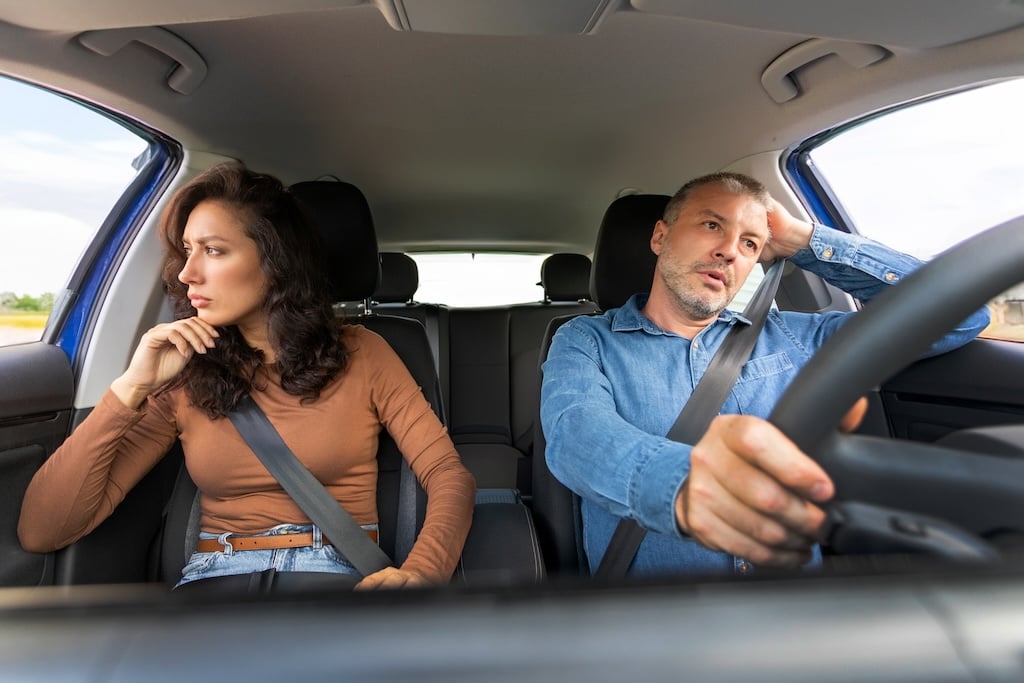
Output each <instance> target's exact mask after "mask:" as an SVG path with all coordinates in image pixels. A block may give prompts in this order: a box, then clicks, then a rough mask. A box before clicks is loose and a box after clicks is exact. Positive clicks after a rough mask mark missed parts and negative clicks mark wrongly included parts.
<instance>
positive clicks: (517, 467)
mask: <svg viewBox="0 0 1024 683" xmlns="http://www.w3.org/2000/svg"><path fill="white" fill-rule="evenodd" d="M381 256H382V260H381V271H382V273H381V277H382V283H383V284H382V286H381V287H380V288H379V289H378V293H377V294H375V296H374V299H375V300H377V301H378V302H379V303H377V304H375V305H374V307H373V310H374V311H375V312H380V313H384V312H386V313H387V314H389V315H398V316H403V317H410V318H414V319H416V320H419V321H421V322H423V323H424V326H425V327H426V328H427V331H428V334H429V335H430V337H431V339H430V341H431V344H432V345H433V348H434V349H435V352H436V353H437V354H438V369H439V374H440V377H441V380H440V381H441V385H442V391H443V392H444V403H445V412H446V416H447V418H448V428H449V432H450V434H451V436H452V440H453V441H454V442H455V444H456V446H457V447H458V449H459V453H460V454H461V455H462V458H463V461H464V462H465V463H466V466H467V467H468V468H469V469H470V471H472V472H473V474H474V476H476V478H477V484H478V485H479V486H480V487H481V488H516V489H518V490H519V491H520V492H521V493H522V494H523V495H524V496H527V497H528V496H529V491H530V488H531V473H530V462H531V459H530V456H531V454H532V450H533V433H534V429H533V424H534V420H535V416H536V414H537V402H538V400H539V395H540V391H539V387H538V368H537V365H538V358H539V354H540V344H541V340H542V338H543V336H544V330H545V329H546V328H547V324H548V321H549V320H551V319H552V318H556V317H559V316H563V315H570V314H576V313H590V312H593V311H595V310H596V306H595V305H594V304H593V303H592V302H590V301H589V298H590V294H589V289H590V259H589V258H587V257H586V256H584V255H582V254H568V253H562V254H552V255H551V256H549V257H548V258H547V259H546V260H545V261H544V264H543V265H542V267H541V282H540V284H541V286H542V287H543V289H544V299H543V300H542V301H539V302H536V303H530V304H519V305H515V306H500V307H487V308H452V309H448V308H447V307H445V306H439V305H434V304H422V303H418V302H416V301H415V298H414V297H415V291H416V287H417V286H418V279H419V278H418V271H417V270H416V267H415V262H414V261H413V260H412V259H411V258H410V257H408V256H406V255H404V254H395V253H385V254H382V255H381Z"/></svg>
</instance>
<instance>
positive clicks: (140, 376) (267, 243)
mask: <svg viewBox="0 0 1024 683" xmlns="http://www.w3.org/2000/svg"><path fill="white" fill-rule="evenodd" d="M161 235H162V237H163V240H164V242H165V248H166V257H165V263H164V273H163V280H164V285H165V287H166V289H167V292H168V295H169V296H170V299H171V301H172V302H173V304H174V306H175V312H176V315H175V317H176V318H177V319H176V320H175V321H174V322H170V323H166V324H161V325H157V326H156V327H154V328H153V329H151V330H149V331H148V332H146V334H144V335H143V337H142V340H141V341H140V343H139V346H138V348H137V349H136V351H135V354H134V356H133V357H132V360H131V363H130V364H129V367H128V369H127V370H126V371H125V372H124V374H122V375H121V376H120V377H118V378H117V379H115V380H114V382H113V383H112V384H111V385H110V388H109V389H108V391H107V392H106V393H105V394H104V396H103V397H102V398H101V399H100V401H99V402H98V404H97V405H96V407H95V409H94V410H93V411H92V413H91V414H90V415H89V417H88V418H87V419H86V420H85V421H84V422H83V423H82V424H81V426H79V427H78V429H76V430H75V432H74V433H73V434H72V435H71V436H70V437H68V439H67V440H66V441H65V442H64V444H63V445H62V446H61V447H60V448H59V449H57V451H56V452H55V453H54V454H53V456H52V457H50V458H49V460H47V462H46V463H45V465H44V466H43V467H42V468H41V469H40V470H39V471H38V472H37V473H36V475H35V477H34V478H33V480H32V482H31V484H30V485H29V488H28V491H27V492H26V494H25V499H24V503H23V504H22V511H21V519H20V521H19V525H18V534H19V538H20V540H21V543H22V546H23V547H24V548H25V549H26V550H30V551H35V552H49V551H52V550H55V549H57V548H61V547H64V546H66V545H68V544H70V543H73V542H74V541H76V540H77V539H79V538H81V537H82V536H84V535H86V534H88V533H89V532H90V531H92V530H93V529H94V528H95V527H96V526H97V525H98V524H99V523H100V522H102V521H103V520H104V519H106V518H107V517H108V516H109V515H110V514H111V512H112V511H113V509H114V508H115V507H116V506H117V505H118V504H119V503H120V502H121V500H122V499H123V498H124V496H125V493H126V492H127V491H128V490H129V489H131V488H132V487H133V486H134V485H135V484H136V483H138V481H139V480H140V479H141V478H142V477H143V476H144V475H145V474H146V473H147V472H148V471H149V470H150V469H151V468H152V467H153V466H154V464H155V463H156V462H157V461H159V459H160V458H162V457H163V456H164V454H165V453H166V452H167V450H168V449H169V448H170V447H171V445H172V444H173V443H174V440H175V439H180V440H181V444H182V447H183V450H184V453H185V463H186V466H187V467H188V471H189V473H190V474H191V476H192V479H193V480H194V481H195V482H196V485H197V486H198V487H199V490H200V492H201V496H200V501H201V509H202V518H201V529H202V533H201V534H200V543H199V548H198V551H197V552H196V553H195V554H194V555H193V556H192V558H191V559H190V561H189V562H188V563H187V565H186V566H185V568H184V570H183V572H182V579H181V581H180V582H179V584H178V585H179V586H180V585H182V584H184V583H189V582H191V581H195V580H198V579H201V578H207V577H212V576H223V575H231V574H242V573H248V572H251V571H261V570H263V569H268V568H270V567H275V568H277V569H278V570H292V571H329V572H337V573H348V574H357V572H356V570H355V569H354V567H352V566H351V564H349V563H348V561H347V560H346V559H345V558H344V556H343V554H341V553H339V552H338V550H339V549H335V548H333V547H331V546H330V545H324V544H323V542H322V538H321V535H320V533H319V530H318V529H315V528H313V527H312V526H311V525H310V522H309V519H308V517H307V516H306V515H305V514H304V513H303V512H302V511H301V510H300V509H299V507H298V506H297V505H296V504H295V503H294V502H293V501H292V500H291V498H290V497H289V496H288V495H287V494H286V493H285V492H284V491H283V490H282V488H281V486H280V485H279V484H278V483H277V481H276V480H274V479H273V477H272V476H271V475H270V474H269V472H267V470H266V468H265V467H263V465H262V464H261V463H260V462H259V460H258V459H257V458H256V456H255V454H253V452H252V451H251V450H250V449H249V448H248V446H246V445H245V443H244V442H243V440H242V437H241V436H240V435H239V434H238V432H237V431H236V430H235V428H234V427H233V426H232V424H231V422H230V421H229V420H228V419H227V418H226V417H225V414H226V413H227V412H228V411H230V410H232V409H233V408H234V407H235V405H236V404H237V402H238V401H239V399H240V398H241V397H243V396H245V395H247V394H249V395H251V396H252V397H253V399H254V400H255V402H256V403H257V404H258V405H259V406H260V408H262V410H263V412H265V413H266V414H267V416H268V417H269V418H270V420H271V422H272V423H273V424H274V426H275V427H276V428H277V430H278V431H279V432H280V434H281V436H282V438H283V439H284V440H285V442H286V443H287V444H288V445H289V446H290V447H291V449H292V450H293V452H294V453H295V454H296V456H297V457H298V458H299V459H300V460H301V461H302V462H303V463H304V464H305V465H306V466H307V467H308V468H309V469H310V470H311V471H312V472H313V474H314V475H316V477H317V479H319V480H320V481H321V482H322V483H323V484H324V486H325V487H326V488H327V489H328V490H329V491H330V492H331V493H332V495H334V497H335V498H336V499H337V500H338V502H339V503H341V505H342V506H343V507H344V508H345V510H347V511H348V512H349V513H350V514H351V515H352V516H353V517H354V518H355V519H356V521H357V522H358V523H359V524H360V525H362V526H363V527H364V529H366V530H367V531H368V532H369V533H370V534H371V535H375V534H374V532H375V529H376V523H377V510H376V485H377V462H376V452H377V438H378V434H379V432H380V429H381V427H382V426H383V427H384V428H386V429H387V430H388V432H389V433H390V434H391V435H392V437H393V438H394V440H395V442H396V443H397V444H398V447H399V448H400V449H401V451H402V454H403V455H404V457H405V458H406V460H407V461H408V462H409V465H410V467H411V468H412V470H413V471H414V472H415V474H416V476H417V478H418V479H419V481H420V483H421V484H422V485H423V488H424V489H425V490H426V492H427V496H428V505H427V513H426V518H425V520H424V524H423V530H422V532H421V533H420V536H419V538H418V539H417V541H416V543H415V545H414V546H413V548H412V551H411V552H410V554H409V556H408V559H407V560H406V561H405V562H404V563H403V564H402V566H401V567H400V568H393V567H391V568H387V569H383V570H381V571H379V572H376V573H373V574H371V575H370V576H367V577H365V578H363V579H362V580H361V581H360V582H359V583H358V585H357V588H385V587H388V588H390V587H400V586H415V585H422V584H426V583H437V582H443V581H446V580H447V579H449V578H450V576H451V574H452V572H453V571H454V569H455V566H456V564H457V562H458V559H459V556H460V554H461V552H462V546H463V543H464V542H465V539H466V535H467V533H468V531H469V525H470V521H471V515H472V509H473V497H474V487H475V484H474V481H473V478H472V475H470V474H469V472H468V471H467V470H466V469H465V468H464V467H463V466H462V463H461V461H460V459H459V456H458V454H457V453H456V451H455V447H454V446H453V445H452V442H451V440H450V439H449V438H448V435H447V432H446V430H445V429H444V427H443V426H442V425H441V423H440V422H439V420H438V419H437V416H436V415H435V414H434V412H433V411H432V410H431V408H430V406H429V404H428V403H427V402H426V400H425V399H424V398H423V395H422V393H421V391H420V388H419V387H418V386H417V385H416V383H415V381H414V380H413V379H412V377H411V376H410V374H409V372H408V370H407V369H406V368H405V366H404V365H403V364H402V362H401V360H400V359H399V358H398V356H397V355H396V354H395V353H394V351H393V350H392V349H391V347H390V346H388V345H387V343H386V342H384V340H383V339H381V338H380V337H378V336H377V335H375V334H374V333H372V332H370V331H368V330H366V329H365V328H363V327H361V326H358V325H339V324H338V323H337V322H336V321H335V318H334V314H333V311H332V308H331V301H330V300H329V296H328V291H329V290H328V287H327V285H326V279H325V276H324V273H323V269H322V267H321V263H320V253H321V251H320V250H319V240H318V235H317V233H316V231H315V230H314V229H313V228H312V227H311V226H310V223H309V221H308V220H307V219H306V217H305V214H304V213H303V210H302V208H301V206H300V205H299V204H298V202H297V200H296V199H295V198H294V197H293V196H292V195H291V194H290V193H289V192H288V191H287V190H286V189H285V188H284V187H283V186H282V184H281V183H280V182H279V181H278V180H276V179H275V178H272V177H270V176H267V175H262V174H258V173H254V172H252V171H250V170H248V169H246V168H245V167H244V166H242V165H241V164H235V163H230V164H222V165H219V166H216V167H214V168H212V169H210V170H209V171H207V172H205V173H203V174H202V175H200V176H198V177H197V178H195V179H194V180H192V181H191V182H190V183H188V184H187V185H185V186H184V187H182V188H181V189H180V190H179V191H178V192H177V193H176V194H175V195H174V197H173V198H172V199H171V202H170V204H169V206H168V207H167V210H166V212H165V214H164V216H163V221H162V224H161ZM311 532H312V533H311ZM249 537H258V541H253V540H252V539H250V538H249ZM263 537H271V538H263ZM232 540H234V543H235V545H238V546H239V547H244V546H246V545H258V546H259V547H260V548H261V549H254V550H237V549H235V547H234V545H231V543H232ZM297 543H300V544H302V545H301V547H296V544H297ZM278 545H281V546H286V547H281V548H278V547H277V546H278ZM268 546H271V547H268ZM340 550H341V551H342V553H343V551H344V549H343V548H342V549H340Z"/></svg>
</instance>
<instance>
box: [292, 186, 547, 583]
mask: <svg viewBox="0 0 1024 683" xmlns="http://www.w3.org/2000/svg"><path fill="white" fill-rule="evenodd" d="M292 192H293V193H294V194H295V195H296V196H297V197H298V198H299V200H300V201H301V202H302V203H303V204H304V205H305V206H306V207H307V209H309V210H310V212H311V214H312V216H313V217H314V219H315V220H316V221H317V224H318V226H319V228H320V232H321V236H322V238H323V241H324V247H325V251H326V255H327V265H328V274H329V276H330V279H331V285H332V287H333V294H334V299H335V300H337V301H359V300H364V299H365V300H369V299H371V296H372V294H373V293H374V292H380V291H382V288H381V286H380V285H381V261H380V257H379V253H378V250H377V236H376V231H375V229H374V227H373V219H372V217H371V214H370V209H369V205H368V204H367V202H366V199H365V198H364V197H363V194H362V192H360V191H359V190H358V189H357V188H356V187H355V186H353V185H350V184H348V183H343V182H338V181H307V182H302V183H297V184H296V185H293V186H292ZM389 260H390V259H389ZM384 293H385V294H386V293H387V292H386V289H385V290H384ZM352 322H356V323H358V324H361V325H364V326H365V327H367V328H368V329H370V330H373V331H374V332H376V333H378V334H380V335H381V336H382V337H384V339H385V340H387V342H388V343H389V344H390V345H391V347H392V348H394V350H395V352H396V353H397V354H398V356H399V357H400V358H401V359H402V360H403V361H404V362H405V364H406V366H407V367H408V368H409V371H410V373H411V374H412V376H413V378H414V379H415V380H416V381H417V383H418V384H419V385H420V388H421V389H422V390H423V393H424V395H425V396H426V398H427V400H428V401H429V402H430V404H431V407H433V408H434V410H435V412H436V413H437V414H438V416H439V417H441V419H442V422H443V421H444V417H443V415H444V410H443V407H442V400H441V391H440V384H439V382H438V379H437V372H436V370H435V365H434V354H433V351H432V350H431V346H430V343H429V342H428V339H427V334H426V331H425V329H424V326H423V325H422V324H421V323H420V322H419V321H418V320H413V319H410V318H407V317H397V316H392V315H380V314H379V313H377V312H376V311H374V310H373V307H372V306H371V307H370V309H369V310H366V311H365V312H364V314H363V315H361V316H359V317H357V318H355V319H354V320H352ZM403 463H404V460H403V459H402V456H401V453H400V452H399V450H398V448H397V446H396V445H395V444H394V441H393V440H392V439H391V437H390V436H389V435H388V434H387V432H386V431H382V433H381V435H380V445H379V450H378V467H379V475H378V495H377V503H378V515H379V518H380V542H381V547H383V548H384V549H385V550H387V551H388V552H389V554H391V556H392V557H393V558H394V559H395V560H396V562H401V561H402V559H404V557H405V555H406V554H407V553H408V550H409V548H410V547H411V545H412V542H413V540H414V539H415V533H418V532H419V528H420V526H421V525H422V521H423V514H424V512H425V505H426V501H425V496H424V495H423V492H422V489H421V488H420V487H419V485H418V483H417V482H416V481H415V477H411V478H410V477H409V476H407V475H405V476H403V475H402V474H401V472H403V471H404V472H408V466H407V465H404V464H403ZM471 471H472V470H471ZM410 480H411V485H409V484H408V483H407V482H410ZM477 485H478V489H480V490H479V491H478V495H477V504H476V507H475V509H474V513H473V526H472V528H471V529H470V534H469V538H468V539H467V541H466V547H465V549H464V551H463V554H462V558H461V560H460V565H459V577H460V578H461V580H462V581H464V582H469V583H474V584H476V583H492V582H501V583H517V582H532V581H537V580H539V579H540V578H541V577H542V576H543V574H544V568H543V562H542V560H541V555H540V550H539V546H538V544H537V537H536V532H535V530H534V528H533V521H532V518H531V516H530V513H529V511H528V510H527V509H526V507H525V506H524V505H523V504H522V503H521V502H520V501H519V500H518V498H517V497H516V496H514V495H512V493H511V490H506V491H505V492H502V491H487V490H483V489H484V487H483V486H481V485H480V483H479V482H478V484H477ZM411 499H412V500H415V521H414V523H413V524H409V523H408V521H404V520H405V519H406V517H407V516H408V513H409V510H410V505H409V501H410V500H411ZM410 531H414V533H411V534H410Z"/></svg>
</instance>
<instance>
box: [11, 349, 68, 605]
mask: <svg viewBox="0 0 1024 683" xmlns="http://www.w3.org/2000/svg"><path fill="white" fill-rule="evenodd" d="M73 388H74V382H73V378H72V374H71V364H70V363H69V361H68V358H67V356H66V355H64V352H63V351H61V350H60V349H58V348H57V347H55V346H50V345H48V344H43V343H42V342H37V343H32V344H20V345H17V346H8V347H2V348H0V585H2V586H32V585H39V584H47V583H51V582H52V580H53V562H52V558H51V557H50V556H48V555H39V554H36V553H27V552H25V551H24V550H22V549H21V544H20V543H18V535H17V527H18V515H19V514H20V511H21V500H22V498H23V496H24V493H25V487H26V486H28V482H29V481H30V480H31V479H32V475H33V474H34V473H35V471H36V470H37V469H38V468H39V466H40V465H42V463H43V462H44V461H45V459H46V457H47V456H48V455H49V454H50V453H52V452H53V451H54V450H55V449H56V448H57V446H58V445H59V444H60V443H61V442H62V441H63V440H64V438H65V436H66V435H67V433H68V425H69V424H70V416H71V401H72V395H73Z"/></svg>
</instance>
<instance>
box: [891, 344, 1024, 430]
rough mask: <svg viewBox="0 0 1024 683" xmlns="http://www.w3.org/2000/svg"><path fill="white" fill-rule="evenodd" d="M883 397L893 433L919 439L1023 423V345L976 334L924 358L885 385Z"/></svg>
mask: <svg viewBox="0 0 1024 683" xmlns="http://www.w3.org/2000/svg"><path fill="white" fill-rule="evenodd" d="M882 400H883V402H884V404H885V410H886V415H887V417H888V420H889V424H890V427H891V429H892V433H893V435H894V436H896V437H897V438H905V439H913V440H915V441H935V440H936V439H938V438H940V437H942V436H944V435H946V434H948V433H950V432H954V431H958V430H960V429H966V428H969V427H982V426H989V425H1001V424H1021V423H1024V344H1021V343H1017V342H1008V341H996V340H989V339H978V340H975V341H973V342H971V343H970V344H968V345H967V346H965V347H963V348H961V349H958V350H957V351H953V352H951V353H948V354H945V355H942V356H938V357H936V358H929V359H927V360H923V361H920V362H918V363H915V364H914V365H912V366H910V367H909V368H907V369H906V370H904V371H903V372H901V373H900V374H899V375H897V376H896V377H894V378H893V379H891V380H889V381H888V382H886V383H885V384H884V385H883V387H882Z"/></svg>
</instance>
